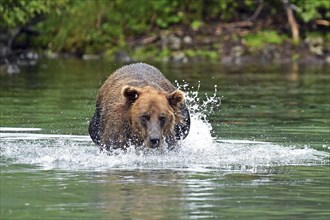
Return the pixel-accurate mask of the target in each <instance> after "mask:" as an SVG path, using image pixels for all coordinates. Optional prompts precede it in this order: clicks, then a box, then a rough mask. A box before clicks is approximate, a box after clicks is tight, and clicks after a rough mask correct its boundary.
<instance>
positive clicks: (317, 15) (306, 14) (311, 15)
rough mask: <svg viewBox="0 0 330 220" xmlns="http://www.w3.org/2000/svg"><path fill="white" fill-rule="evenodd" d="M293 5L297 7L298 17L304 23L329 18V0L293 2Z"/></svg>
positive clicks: (297, 0)
mask: <svg viewBox="0 0 330 220" xmlns="http://www.w3.org/2000/svg"><path fill="white" fill-rule="evenodd" d="M293 3H294V4H296V6H297V7H298V8H297V11H298V15H299V16H300V17H301V18H302V19H303V20H304V22H309V21H312V20H315V19H329V18H330V1H329V0H315V1H312V0H295V1H293Z"/></svg>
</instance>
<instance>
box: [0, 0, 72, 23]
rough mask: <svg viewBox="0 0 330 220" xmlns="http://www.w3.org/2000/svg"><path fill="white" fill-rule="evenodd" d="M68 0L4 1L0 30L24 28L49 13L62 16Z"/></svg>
mask: <svg viewBox="0 0 330 220" xmlns="http://www.w3.org/2000/svg"><path fill="white" fill-rule="evenodd" d="M66 3H67V0H56V1H52V0H43V1H40V0H2V1H1V3H0V21H1V22H0V28H3V29H4V28H15V27H19V26H24V25H25V24H27V23H28V22H29V21H31V19H33V18H35V17H37V16H40V15H44V14H49V13H51V12H52V13H55V14H60V12H61V10H60V9H61V7H62V6H63V5H65V4H66Z"/></svg>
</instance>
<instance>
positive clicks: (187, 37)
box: [183, 35, 193, 45]
mask: <svg viewBox="0 0 330 220" xmlns="http://www.w3.org/2000/svg"><path fill="white" fill-rule="evenodd" d="M183 43H184V44H186V45H190V44H192V43H193V40H192V38H191V37H190V36H188V35H187V36H185V37H184V38H183Z"/></svg>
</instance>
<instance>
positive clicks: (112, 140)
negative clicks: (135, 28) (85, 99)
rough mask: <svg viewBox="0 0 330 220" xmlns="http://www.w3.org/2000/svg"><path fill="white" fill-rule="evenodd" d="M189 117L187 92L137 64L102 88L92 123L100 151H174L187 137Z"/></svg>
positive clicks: (126, 69) (126, 68)
mask: <svg viewBox="0 0 330 220" xmlns="http://www.w3.org/2000/svg"><path fill="white" fill-rule="evenodd" d="M189 129H190V116H189V111H188V108H187V106H186V103H185V97H184V93H183V92H182V91H181V90H178V89H177V88H176V87H174V86H173V85H172V84H171V83H170V82H169V81H168V80H167V79H166V78H165V77H164V75H163V74H162V73H161V72H160V71H159V70H158V69H156V68H155V67H153V66H150V65H148V64H144V63H135V64H130V65H126V66H123V67H121V68H120V69H118V70H116V71H115V72H114V73H113V74H112V75H110V76H109V78H108V79H107V80H106V81H105V83H104V84H103V85H102V87H101V88H100V90H99V92H98V95H97V101H96V111H95V113H94V116H93V118H92V120H91V122H90V124H89V134H90V136H91V138H92V140H93V141H94V142H95V143H96V144H98V145H100V149H101V150H103V149H106V150H112V149H117V148H122V149H126V148H127V147H129V146H131V145H134V146H136V147H137V146H138V147H140V146H142V147H146V148H163V147H164V146H165V145H164V143H167V146H168V148H169V149H172V148H174V146H175V144H176V143H177V141H178V140H180V139H184V138H186V137H187V135H188V133H189Z"/></svg>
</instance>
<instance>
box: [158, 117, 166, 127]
mask: <svg viewBox="0 0 330 220" xmlns="http://www.w3.org/2000/svg"><path fill="white" fill-rule="evenodd" d="M159 121H160V126H161V127H163V126H164V125H165V124H166V121H167V118H166V117H165V116H160V117H159Z"/></svg>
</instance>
